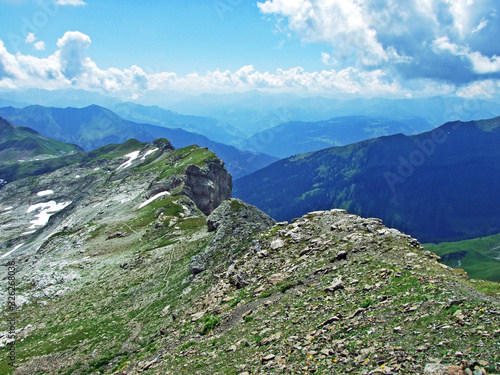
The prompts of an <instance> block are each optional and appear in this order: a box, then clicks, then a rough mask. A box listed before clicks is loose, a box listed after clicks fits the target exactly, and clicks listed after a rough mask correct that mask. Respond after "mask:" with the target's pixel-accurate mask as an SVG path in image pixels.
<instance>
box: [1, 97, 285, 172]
mask: <svg viewBox="0 0 500 375" xmlns="http://www.w3.org/2000/svg"><path fill="white" fill-rule="evenodd" d="M0 116H4V117H5V118H7V119H8V120H9V121H11V122H14V123H16V124H18V125H23V126H27V127H30V128H32V129H34V130H36V131H38V132H39V133H41V134H43V135H45V136H48V137H51V138H54V139H57V140H60V141H63V142H68V143H74V144H77V145H79V146H81V147H82V148H83V149H85V150H92V149H95V148H97V147H101V146H104V145H107V144H118V143H122V142H125V141H126V140H128V139H131V138H134V139H137V140H139V141H141V142H152V141H153V140H155V139H156V138H167V139H169V140H170V141H171V142H172V144H173V145H174V146H175V147H177V148H180V147H187V146H189V145H192V144H197V145H199V146H201V147H208V148H210V149H211V150H213V151H214V152H215V153H216V154H217V155H218V156H219V157H220V158H222V159H223V160H224V161H225V162H226V165H227V167H228V170H229V171H230V173H231V174H232V175H233V176H235V178H237V177H239V176H243V175H245V174H248V173H250V172H252V171H255V170H257V169H259V168H263V167H264V166H266V165H269V164H270V163H272V162H273V161H275V160H276V158H273V157H270V156H267V155H262V154H256V153H251V152H248V151H241V150H238V149H237V148H235V147H233V146H228V145H225V144H221V143H217V142H214V141H211V140H210V139H208V138H206V137H204V136H202V135H200V134H196V133H190V132H187V131H185V130H181V129H168V128H164V127H159V126H153V125H147V124H137V123H134V122H132V121H127V120H124V119H122V118H121V117H119V116H118V115H116V114H115V113H113V112H111V111H110V110H108V109H105V108H102V107H99V106H95V105H93V106H90V107H86V108H82V109H78V108H64V109H63V108H48V107H41V106H30V107H26V108H22V109H16V108H12V107H6V108H0Z"/></svg>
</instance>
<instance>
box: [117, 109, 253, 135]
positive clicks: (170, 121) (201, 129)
mask: <svg viewBox="0 0 500 375" xmlns="http://www.w3.org/2000/svg"><path fill="white" fill-rule="evenodd" d="M109 109H111V110H112V111H113V112H115V113H116V114H118V115H119V116H121V117H123V118H124V119H126V120H130V121H134V122H138V123H145V124H151V125H157V126H163V127H167V128H171V129H175V128H180V129H183V130H186V131H189V132H194V133H198V134H202V135H204V136H206V137H208V138H210V139H212V140H214V141H217V142H222V143H225V144H232V143H233V142H234V141H235V140H237V139H239V138H243V133H242V132H240V131H238V130H237V129H236V128H235V127H233V126H231V125H228V124H226V123H223V122H222V121H219V120H216V119H214V118H210V117H200V116H189V115H182V114H180V113H177V112H173V111H169V110H167V109H164V108H161V107H158V106H144V105H140V104H136V103H132V102H126V103H120V104H116V105H113V106H111V107H110V108H109Z"/></svg>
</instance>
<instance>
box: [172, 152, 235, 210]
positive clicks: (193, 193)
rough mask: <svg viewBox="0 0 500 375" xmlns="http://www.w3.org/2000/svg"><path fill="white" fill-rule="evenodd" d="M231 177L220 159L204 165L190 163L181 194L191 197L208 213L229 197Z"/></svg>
mask: <svg viewBox="0 0 500 375" xmlns="http://www.w3.org/2000/svg"><path fill="white" fill-rule="evenodd" d="M232 189H233V179H232V177H231V175H230V174H229V173H228V171H227V170H226V168H225V167H224V163H223V162H222V161H221V160H220V159H215V160H211V161H209V162H207V163H206V165H205V166H203V167H199V166H197V165H190V166H189V167H188V168H187V170H186V178H185V181H184V187H183V189H182V192H181V194H183V195H186V196H188V197H189V198H191V199H192V200H193V201H194V202H195V203H196V205H197V206H198V208H199V209H200V210H201V211H202V212H203V213H205V214H206V215H209V214H210V213H211V212H212V211H213V210H214V209H215V208H217V207H218V206H219V205H220V204H221V203H222V202H223V201H225V200H226V199H229V198H231V192H232Z"/></svg>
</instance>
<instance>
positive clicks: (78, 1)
mask: <svg viewBox="0 0 500 375" xmlns="http://www.w3.org/2000/svg"><path fill="white" fill-rule="evenodd" d="M56 4H57V5H62V6H64V5H71V6H75V7H77V6H82V5H87V3H86V2H85V1H83V0H57V1H56Z"/></svg>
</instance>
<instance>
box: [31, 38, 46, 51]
mask: <svg viewBox="0 0 500 375" xmlns="http://www.w3.org/2000/svg"><path fill="white" fill-rule="evenodd" d="M33 48H34V49H36V50H37V51H43V50H44V49H45V42H43V41H41V40H40V41H39V42H36V43H34V44H33Z"/></svg>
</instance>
